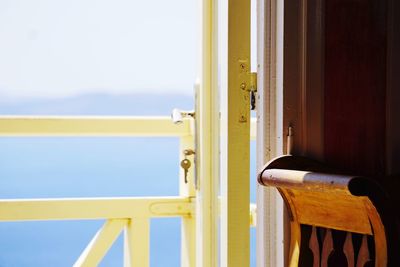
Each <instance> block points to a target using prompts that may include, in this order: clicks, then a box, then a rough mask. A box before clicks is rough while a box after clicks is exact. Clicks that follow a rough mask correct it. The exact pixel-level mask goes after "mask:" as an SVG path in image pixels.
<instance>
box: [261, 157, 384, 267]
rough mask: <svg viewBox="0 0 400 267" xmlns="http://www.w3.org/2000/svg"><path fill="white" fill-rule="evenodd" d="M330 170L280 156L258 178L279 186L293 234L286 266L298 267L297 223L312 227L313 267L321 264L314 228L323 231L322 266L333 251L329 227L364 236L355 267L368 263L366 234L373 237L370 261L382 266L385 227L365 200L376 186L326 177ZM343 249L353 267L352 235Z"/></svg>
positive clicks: (363, 180)
mask: <svg viewBox="0 0 400 267" xmlns="http://www.w3.org/2000/svg"><path fill="white" fill-rule="evenodd" d="M328 171H332V170H329V169H327V172H324V169H323V168H322V167H321V166H320V165H318V164H316V163H315V162H314V161H312V160H307V159H305V158H302V157H295V156H284V157H282V158H278V159H275V160H274V161H272V162H271V163H269V164H267V165H266V166H265V168H264V169H263V171H262V172H261V173H260V174H259V177H258V179H259V182H260V183H261V184H263V185H267V186H274V187H276V188H278V190H279V192H280V193H281V195H282V197H283V199H284V201H285V203H286V205H287V207H288V210H289V217H290V220H291V231H292V232H291V241H290V244H291V246H290V253H289V263H290V264H289V266H290V267H295V266H296V267H297V266H298V263H299V255H300V248H299V246H300V244H301V243H300V240H301V232H300V228H299V225H300V224H305V225H312V226H313V229H312V233H311V238H310V240H309V247H310V249H311V251H312V252H313V255H314V259H316V261H314V265H313V266H314V267H316V266H319V265H318V256H316V255H319V253H318V241H317V240H316V231H315V227H321V228H326V229H327V230H326V234H325V236H324V241H323V246H322V249H321V251H322V252H321V257H320V259H319V261H320V263H321V267H328V260H329V256H330V255H331V253H332V252H333V251H334V247H335V246H334V242H333V238H332V231H331V229H334V230H341V231H347V232H353V233H358V234H363V235H364V239H365V240H363V245H362V248H361V249H360V253H359V254H358V260H357V267H359V266H360V267H361V266H363V267H364V265H365V263H367V262H368V261H369V260H370V257H369V251H368V246H367V243H366V240H367V236H373V238H374V242H375V255H374V257H372V258H373V259H375V260H374V261H375V267H386V266H387V245H386V235H385V228H384V226H383V223H382V220H381V217H380V215H379V213H378V210H377V209H376V207H375V206H374V204H373V203H372V201H371V200H370V199H369V196H370V194H371V192H373V191H374V190H379V187H378V186H376V185H375V184H374V183H373V182H371V181H370V180H368V179H366V178H362V177H355V176H348V175H337V174H328ZM373 197H374V196H373ZM303 244H304V243H303ZM342 250H343V254H344V255H343V254H342V255H343V260H344V261H346V260H345V259H344V257H346V259H347V266H348V267H354V264H355V262H354V259H355V255H354V247H353V244H352V238H351V234H350V233H349V234H348V235H347V236H346V239H345V241H344V244H343V247H341V248H340V251H337V252H338V253H339V254H340V253H342ZM332 260H334V258H332ZM360 264H361V265H360Z"/></svg>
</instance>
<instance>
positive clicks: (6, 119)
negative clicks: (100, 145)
mask: <svg viewBox="0 0 400 267" xmlns="http://www.w3.org/2000/svg"><path fill="white" fill-rule="evenodd" d="M250 129H251V131H250V133H251V134H250V137H251V139H254V138H255V121H254V120H253V121H252V123H251V127H250ZM195 134H196V132H195V127H194V119H184V120H183V122H182V123H180V124H173V123H172V121H171V119H170V118H169V117H94V116H91V117H60V116H1V117H0V137H9V136H14V137H27V136H34V137H39V136H47V137H50V136H67V137H73V136H85V137H95V136H104V137H105V136H107V137H111V136H114V137H115V136H124V137H148V138H151V137H172V138H179V140H180V151H177V153H179V155H180V157H181V159H183V158H185V157H188V156H185V155H184V153H182V151H183V150H185V149H193V148H194V136H195ZM192 156H194V155H192ZM190 159H191V161H192V166H191V167H190V168H189V169H188V172H187V173H186V175H187V177H186V178H189V179H187V181H188V182H187V183H186V182H185V171H184V170H183V169H182V168H180V170H181V171H180V177H177V179H179V181H180V195H178V196H169V197H151V196H149V197H117V198H61V199H2V200H0V221H2V222H18V221H33V220H34V221H47V220H97V219H104V220H105V223H104V225H103V226H102V227H101V228H100V229H99V230H98V232H97V233H96V234H95V236H94V237H93V239H92V240H91V241H90V243H89V244H88V245H87V247H86V248H85V249H84V250H83V251H82V253H81V255H80V257H79V258H78V259H77V260H76V262H75V263H74V266H97V265H98V264H99V263H100V262H101V260H102V258H103V257H104V256H105V255H106V253H107V251H108V250H109V248H110V247H111V246H112V244H113V242H114V241H115V240H116V239H117V237H118V236H119V235H120V234H121V232H123V233H124V266H149V259H150V255H149V254H150V241H149V237H150V230H151V229H150V224H149V221H150V219H151V218H167V217H179V218H181V220H182V224H181V225H182V229H181V266H195V262H196V243H197V242H198V240H196V237H198V236H199V235H202V233H201V230H199V229H196V225H197V224H198V222H196V220H202V219H204V218H202V217H201V215H200V216H199V215H197V214H196V203H198V202H196V190H195V180H196V179H195V175H196V174H195V171H194V170H195V169H196V166H195V165H196V164H195V162H196V161H195V160H194V158H190ZM178 164H179V162H177V165H178ZM248 214H249V221H250V225H249V226H255V221H256V220H255V216H256V208H255V205H254V204H251V205H250V207H249V213H248ZM204 238H207V237H206V236H204ZM68 264H69V263H68ZM71 264H73V263H71Z"/></svg>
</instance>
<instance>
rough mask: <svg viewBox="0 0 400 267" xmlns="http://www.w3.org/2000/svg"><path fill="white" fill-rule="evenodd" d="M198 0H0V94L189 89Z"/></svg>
mask: <svg viewBox="0 0 400 267" xmlns="http://www.w3.org/2000/svg"><path fill="white" fill-rule="evenodd" d="M198 1H199V0H168V1H165V0H151V1H149V0H146V1H139V0H69V1H59V0H34V1H29V0H2V1H0V39H1V42H0V97H2V98H5V97H6V98H9V97H11V98H15V97H17V98H21V97H31V96H35V97H65V96H74V95H77V94H86V93H117V94H118V93H137V92H140V93H183V94H192V92H193V84H194V81H195V80H196V73H197V66H198V59H199V56H198V55H199V46H198V44H199V40H200V38H199V27H198V18H199V17H198V16H199V9H198Z"/></svg>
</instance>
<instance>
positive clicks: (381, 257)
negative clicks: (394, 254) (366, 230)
mask: <svg viewBox="0 0 400 267" xmlns="http://www.w3.org/2000/svg"><path fill="white" fill-rule="evenodd" d="M364 201H365V207H366V209H367V211H368V215H369V218H370V221H371V225H372V227H373V228H374V242H375V248H376V249H375V250H376V252H375V267H386V266H387V243H386V234H385V227H384V226H383V224H382V220H381V218H380V216H379V213H378V211H377V210H376V208H375V206H374V204H373V203H372V202H371V200H369V199H364Z"/></svg>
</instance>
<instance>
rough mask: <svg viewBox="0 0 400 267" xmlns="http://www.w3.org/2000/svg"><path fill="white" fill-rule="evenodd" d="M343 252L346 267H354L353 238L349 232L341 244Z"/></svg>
mask: <svg viewBox="0 0 400 267" xmlns="http://www.w3.org/2000/svg"><path fill="white" fill-rule="evenodd" d="M343 252H344V255H346V259H347V266H348V267H354V246H353V237H352V234H351V233H350V232H347V234H346V240H345V241H344V244H343Z"/></svg>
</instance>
